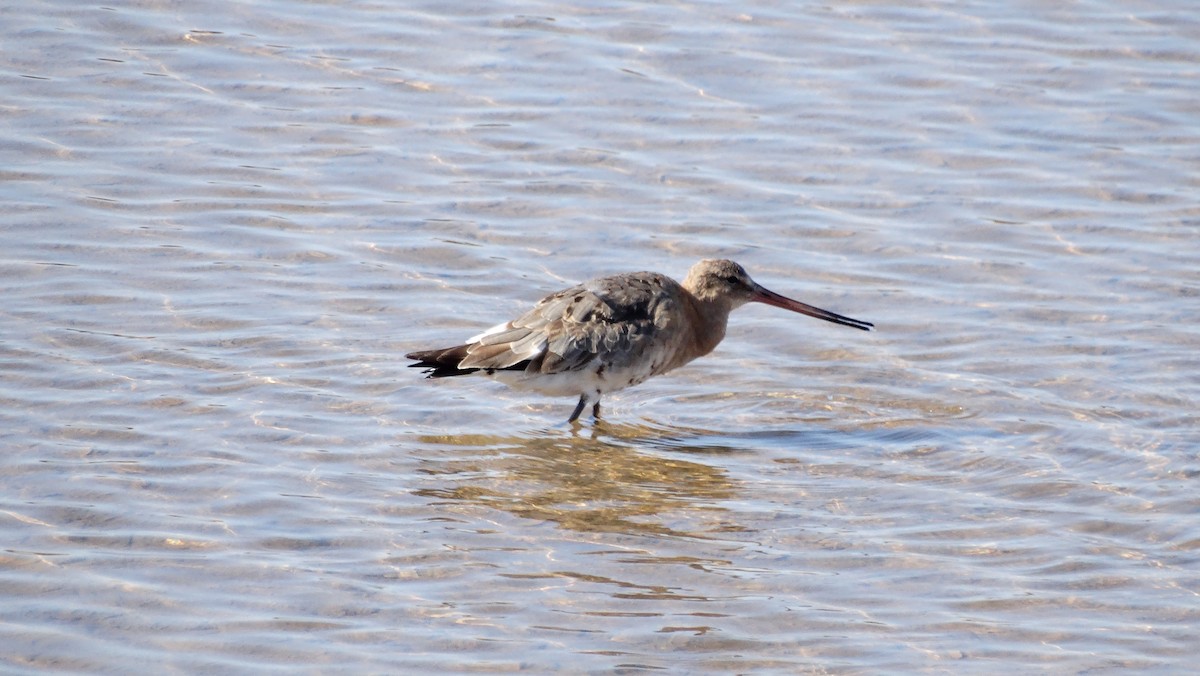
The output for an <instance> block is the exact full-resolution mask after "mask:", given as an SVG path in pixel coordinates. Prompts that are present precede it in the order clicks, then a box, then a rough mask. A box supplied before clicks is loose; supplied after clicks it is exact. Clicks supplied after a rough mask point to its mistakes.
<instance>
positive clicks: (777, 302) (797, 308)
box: [750, 285, 875, 331]
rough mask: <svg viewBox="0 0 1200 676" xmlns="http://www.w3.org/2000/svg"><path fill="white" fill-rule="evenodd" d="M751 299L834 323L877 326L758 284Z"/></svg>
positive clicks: (866, 328)
mask: <svg viewBox="0 0 1200 676" xmlns="http://www.w3.org/2000/svg"><path fill="white" fill-rule="evenodd" d="M750 300H752V301H756V302H759V303H766V304H767V305H774V306H775V307H781V308H783V309H784V310H791V311H792V312H799V313H800V314H802V315H808V316H809V317H816V318H817V319H824V320H825V321H827V322H833V323H834V324H841V325H842V326H852V327H854V328H856V329H861V330H863V331H870V330H871V327H873V326H875V325H874V324H872V323H871V322H864V321H862V320H861V319H853V318H851V317H847V316H845V315H839V314H837V313H836V312H830V311H829V310H822V309H821V308H819V307H813V306H811V305H809V304H807V303H801V302H800V301H798V300H792V299H791V298H788V297H787V296H781V295H779V294H777V293H775V292H774V291H771V290H769V289H764V288H763V287H761V286H757V285H756V286H755V289H754V296H753V297H751V299H750Z"/></svg>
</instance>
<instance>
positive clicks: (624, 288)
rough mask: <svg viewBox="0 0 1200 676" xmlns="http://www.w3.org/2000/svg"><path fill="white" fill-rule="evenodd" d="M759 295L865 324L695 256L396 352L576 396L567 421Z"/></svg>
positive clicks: (717, 334)
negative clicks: (448, 340) (679, 268)
mask: <svg viewBox="0 0 1200 676" xmlns="http://www.w3.org/2000/svg"><path fill="white" fill-rule="evenodd" d="M752 301H756V302H760V303H767V304H768V305H774V306H776V307H781V308H784V309H787V310H792V311H794V312H799V313H802V314H806V315H808V316H810V317H817V318H819V319H824V320H826V321H829V322H834V323H835V324H842V325H845V326H851V327H854V328H856V329H862V330H864V331H869V330H870V329H871V327H872V326H873V324H871V323H870V322H864V321H859V320H857V319H851V318H849V317H845V316H842V315H839V314H835V313H833V312H829V311H827V310H822V309H820V308H816V307H813V306H811V305H806V304H804V303H800V302H798V301H794V300H791V299H789V298H785V297H784V296H780V295H779V294H777V293H774V292H773V291H768V290H767V289H765V288H763V287H762V286H759V285H758V284H757V283H755V282H754V280H752V279H750V276H749V275H748V274H746V271H745V270H744V269H743V268H742V266H740V265H738V264H737V263H734V262H733V261H729V260H702V261H700V262H699V263H697V264H695V265H694V266H692V269H691V270H690V271H689V272H688V275H687V278H685V279H684V281H683V284H679V283H678V282H676V281H674V280H673V279H671V278H669V277H666V276H664V275H660V274H658V273H656V272H633V273H628V274H623V275H614V276H612V277H601V278H600V279H595V280H592V281H590V282H586V283H584V284H580V285H578V286H573V287H571V288H569V289H564V290H562V291H559V292H558V293H554V294H551V295H549V296H546V297H545V298H543V299H542V300H541V301H539V302H538V304H537V305H535V306H534V308H533V309H532V310H530V311H529V312H527V313H525V314H523V315H521V316H520V317H518V318H516V319H514V320H512V321H511V322H507V323H505V324H500V325H498V326H494V327H492V328H490V329H488V330H487V331H484V332H483V333H481V334H479V335H477V336H473V337H471V338H468V339H467V341H466V343H464V344H462V345H455V346H453V347H448V348H441V349H435V350H422V351H419V352H412V353H410V354H408V355H405V356H406V357H408V358H409V359H413V360H415V363H413V364H410V366H412V367H417V368H425V369H428V375H429V377H430V378H444V377H448V376H458V375H465V374H468V373H476V372H482V373H484V374H485V375H488V376H490V377H492V378H495V379H496V380H499V381H501V382H504V383H505V384H507V385H510V386H512V387H515V388H519V389H529V390H534V391H536V392H541V393H543V394H549V395H558V396H568V395H569V396H578V397H579V403H578V405H577V406H576V407H575V411H574V412H573V413H572V414H571V417H570V419H569V420H568V422H573V421H575V420H576V419H577V418H578V417H579V414H580V413H581V412H582V411H583V408H584V407H585V406H586V405H587V404H588V403H589V402H594V404H595V405H594V407H593V414H596V413H598V412H599V408H600V397H601V395H602V394H604V393H605V392H613V391H615V390H620V389H623V388H626V387H630V386H632V385H637V384H638V383H640V382H642V381H644V380H646V379H647V378H650V377H652V376H656V375H659V374H662V373H666V372H667V371H670V370H671V369H674V368H677V367H679V366H683V365H684V364H686V363H688V362H689V361H691V360H693V359H695V358H697V357H701V356H704V355H706V354H708V353H709V352H712V351H713V348H715V347H716V346H717V344H718V343H720V342H721V339H722V338H724V337H725V326H726V323H727V321H728V319H729V313H730V312H732V311H733V310H735V309H737V308H738V307H741V306H742V305H744V304H746V303H748V302H752Z"/></svg>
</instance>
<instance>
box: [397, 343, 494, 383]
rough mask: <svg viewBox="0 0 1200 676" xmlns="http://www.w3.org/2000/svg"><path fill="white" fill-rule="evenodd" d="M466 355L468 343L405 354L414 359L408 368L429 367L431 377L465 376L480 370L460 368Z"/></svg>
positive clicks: (406, 356)
mask: <svg viewBox="0 0 1200 676" xmlns="http://www.w3.org/2000/svg"><path fill="white" fill-rule="evenodd" d="M466 357H467V346H466V345H455V346H454V347H444V348H440V349H437V350H421V351H418V352H409V353H408V354H406V355H404V358H405V359H412V360H413V363H411V364H409V365H408V368H410V369H427V371H426V373H427V377H429V378H447V377H449V376H463V375H466V374H468V373H474V372H476V371H478V370H479V369H460V368H458V365H459V364H461V363H462V360H463V359H466Z"/></svg>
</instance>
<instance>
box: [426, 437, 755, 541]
mask: <svg viewBox="0 0 1200 676" xmlns="http://www.w3.org/2000/svg"><path fill="white" fill-rule="evenodd" d="M681 433H686V431H681V430H662V429H658V428H653V427H649V426H646V425H609V424H606V423H603V422H600V423H597V425H596V426H595V427H593V428H591V429H588V430H583V431H582V433H580V432H578V431H566V430H549V431H544V432H539V433H536V434H535V435H533V436H530V437H496V436H488V435H478V434H471V435H446V436H425V437H421V438H420V442H421V443H423V444H432V445H440V446H452V447H456V448H471V449H476V450H477V454H476V455H474V456H473V457H470V458H467V459H461V460H448V461H447V460H437V461H434V460H428V461H426V464H425V466H424V467H423V470H422V471H423V472H425V473H427V474H430V475H434V476H437V477H439V479H440V483H441V484H442V485H440V486H436V487H430V488H422V489H419V490H417V491H415V492H416V494H418V495H421V496H423V497H427V498H435V499H438V500H451V501H456V502H465V503H474V504H478V505H484V506H487V507H491V508H495V509H501V510H504V511H507V512H510V513H512V514H515V515H517V516H521V517H524V518H529V519H543V520H548V521H553V522H555V523H558V524H560V525H562V526H564V527H566V528H569V529H572V530H577V531H583V532H620V533H659V534H671V535H682V536H688V537H705V535H704V534H703V533H700V532H688V531H681V530H679V529H678V528H677V527H671V526H667V525H665V524H664V523H663V521H666V520H670V519H671V515H672V514H674V513H676V512H679V511H680V510H706V511H712V512H722V513H723V512H724V510H723V509H722V508H720V507H717V506H714V503H716V502H717V501H720V500H723V499H728V498H730V497H732V496H734V495H735V494H736V492H737V486H736V483H735V482H734V481H733V480H731V479H730V478H729V476H728V475H727V474H726V472H725V471H724V470H721V469H718V468H716V467H712V466H710V465H706V464H702V463H698V462H691V461H688V460H680V459H678V458H668V457H664V456H662V455H658V454H656V453H648V452H646V451H644V450H640V449H639V447H650V446H653V447H656V448H660V449H661V448H675V450H687V451H689V452H694V451H696V450H700V451H701V452H705V453H717V452H728V451H732V450H734V449H731V448H724V449H722V448H718V447H714V446H711V445H709V446H705V447H703V448H702V449H693V448H687V449H683V448H682V447H674V443H673V440H674V439H676V438H678V437H679V435H680V434H681ZM717 528H718V529H720V530H725V531H728V530H738V528H737V527H734V526H730V525H729V524H721V525H719V526H717Z"/></svg>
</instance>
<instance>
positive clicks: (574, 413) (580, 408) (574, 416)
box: [567, 394, 600, 423]
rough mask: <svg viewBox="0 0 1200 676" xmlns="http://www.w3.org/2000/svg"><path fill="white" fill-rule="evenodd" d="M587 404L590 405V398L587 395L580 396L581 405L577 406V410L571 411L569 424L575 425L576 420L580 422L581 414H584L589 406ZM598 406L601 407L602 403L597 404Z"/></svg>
mask: <svg viewBox="0 0 1200 676" xmlns="http://www.w3.org/2000/svg"><path fill="white" fill-rule="evenodd" d="M587 403H588V396H587V395H586V394H581V395H579V403H578V404H575V410H574V411H571V417H570V418H567V422H569V423H573V422H575V421H576V420H578V419H579V414H580V413H583V407H584V406H587ZM596 405H597V406H599V405H600V403H599V402H596Z"/></svg>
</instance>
